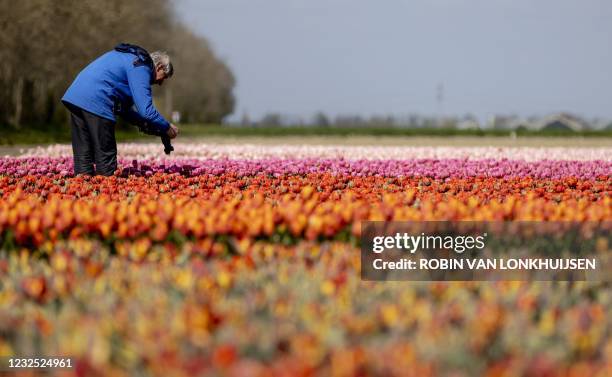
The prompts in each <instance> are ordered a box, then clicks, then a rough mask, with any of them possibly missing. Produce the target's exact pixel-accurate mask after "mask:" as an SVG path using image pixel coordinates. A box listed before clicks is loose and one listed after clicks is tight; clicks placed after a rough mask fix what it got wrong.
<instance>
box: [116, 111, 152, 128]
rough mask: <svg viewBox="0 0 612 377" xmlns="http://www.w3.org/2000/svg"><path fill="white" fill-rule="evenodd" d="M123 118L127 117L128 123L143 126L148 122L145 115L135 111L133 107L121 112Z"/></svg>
mask: <svg viewBox="0 0 612 377" xmlns="http://www.w3.org/2000/svg"><path fill="white" fill-rule="evenodd" d="M119 115H121V117H122V118H123V119H125V120H126V121H127V122H128V123H130V124H133V125H135V126H138V127H142V125H143V124H144V123H145V122H146V121H145V119H144V118H143V117H141V116H140V114H138V112H137V111H134V110H133V109H132V108H129V109H127V110H124V111H122V112H121V113H119Z"/></svg>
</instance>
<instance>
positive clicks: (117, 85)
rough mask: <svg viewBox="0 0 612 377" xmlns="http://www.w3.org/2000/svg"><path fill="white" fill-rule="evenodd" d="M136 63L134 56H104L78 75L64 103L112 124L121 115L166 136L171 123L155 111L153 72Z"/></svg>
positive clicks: (119, 53) (115, 53)
mask: <svg viewBox="0 0 612 377" xmlns="http://www.w3.org/2000/svg"><path fill="white" fill-rule="evenodd" d="M135 60H137V56H136V55H134V54H131V53H123V52H119V51H116V50H113V51H109V52H107V53H105V54H104V55H102V56H100V57H99V58H97V59H96V60H94V61H93V62H91V63H90V64H89V65H88V66H87V67H85V68H84V69H83V70H82V71H81V72H80V73H79V74H78V76H77V77H76V79H74V82H73V83H72V84H71V85H70V87H69V88H68V90H66V93H65V94H64V97H62V102H64V103H65V104H67V105H73V106H77V107H80V108H81V109H83V110H86V111H89V112H90V113H93V114H96V115H98V116H100V117H102V118H106V119H110V120H112V121H116V118H115V114H119V115H121V116H122V117H123V118H125V119H126V120H127V121H128V122H130V123H133V124H142V123H147V124H149V125H150V126H152V127H153V128H154V129H156V130H157V131H159V132H160V133H165V132H166V131H167V130H168V128H170V123H168V121H167V120H166V119H164V117H163V116H161V114H160V113H159V112H158V111H157V109H155V106H154V105H153V97H152V95H151V81H152V80H151V77H152V75H153V74H154V72H152V69H151V68H150V67H149V66H148V65H144V64H134V62H135Z"/></svg>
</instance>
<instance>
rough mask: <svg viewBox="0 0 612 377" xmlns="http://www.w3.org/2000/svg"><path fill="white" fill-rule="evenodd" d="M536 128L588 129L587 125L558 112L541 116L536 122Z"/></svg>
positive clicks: (560, 129) (578, 130)
mask: <svg viewBox="0 0 612 377" xmlns="http://www.w3.org/2000/svg"><path fill="white" fill-rule="evenodd" d="M537 129H538V130H559V131H575V132H581V131H585V130H588V129H589V125H588V124H587V123H586V122H585V121H583V120H582V119H579V118H578V117H575V116H573V115H570V114H567V113H558V114H553V115H549V116H547V117H545V118H542V119H541V120H540V121H539V122H538V123H537Z"/></svg>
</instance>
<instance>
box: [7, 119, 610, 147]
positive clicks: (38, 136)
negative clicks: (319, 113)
mask: <svg viewBox="0 0 612 377" xmlns="http://www.w3.org/2000/svg"><path fill="white" fill-rule="evenodd" d="M179 128H180V131H181V136H182V137H207V136H231V137H240V136H260V137H266V136H270V137H272V136H274V137H278V136H439V137H446V136H483V137H484V136H498V137H508V136H509V135H510V134H511V133H510V131H506V130H493V129H486V130H458V129H453V128H397V127H346V128H345V127H297V126H296V127H230V126H219V125H201V124H182V125H180V126H179ZM516 136H520V137H612V130H597V131H594V130H589V131H582V132H573V131H561V130H546V131H534V130H519V131H516ZM116 138H117V141H120V142H121V141H133V140H141V139H142V140H149V139H150V138H151V136H147V135H143V134H141V133H139V132H138V130H137V129H136V128H135V127H118V129H117V132H116ZM70 140H71V136H70V130H69V129H67V128H65V127H53V128H50V129H47V130H43V129H40V128H28V127H24V128H23V129H21V130H13V129H6V128H5V129H4V130H3V131H2V132H1V133H0V145H14V144H45V143H69V142H70Z"/></svg>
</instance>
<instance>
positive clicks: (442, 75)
mask: <svg viewBox="0 0 612 377" xmlns="http://www.w3.org/2000/svg"><path fill="white" fill-rule="evenodd" d="M175 4H176V8H177V13H178V15H179V17H181V19H183V20H184V21H185V22H186V23H187V24H188V25H189V26H190V27H191V28H192V30H194V31H195V32H196V33H197V34H199V35H202V36H204V37H206V38H207V39H208V41H209V42H210V44H211V46H212V48H213V51H214V52H215V54H216V55H217V56H218V57H219V58H221V59H222V60H223V61H225V62H226V63H227V64H228V65H229V67H230V69H231V70H232V72H233V73H234V75H235V76H236V81H237V85H236V88H235V91H234V93H235V95H236V98H237V104H236V110H235V113H234V115H232V117H230V120H232V119H234V120H236V119H239V118H240V117H242V115H243V114H244V113H247V114H248V115H249V116H250V117H251V119H257V118H259V117H261V116H262V115H263V114H266V113H268V112H275V113H281V114H286V115H290V116H301V117H306V118H308V117H309V116H311V115H313V114H315V113H316V112H318V111H322V112H324V113H326V114H328V115H331V116H337V115H349V114H351V115H353V114H357V115H361V116H372V115H396V116H403V115H407V114H413V113H415V114H420V115H427V116H429V115H434V116H436V115H443V116H463V115H465V114H473V115H475V116H476V117H478V118H479V119H481V120H483V121H484V120H486V119H489V118H490V117H491V116H493V115H495V114H498V115H509V114H517V115H519V116H523V117H527V116H543V115H546V114H549V113H554V112H559V111H566V112H570V113H573V114H576V115H579V116H582V117H586V118H589V119H591V118H598V117H599V118H605V119H610V118H612V93H611V89H612V22H610V20H612V1H610V0H175Z"/></svg>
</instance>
